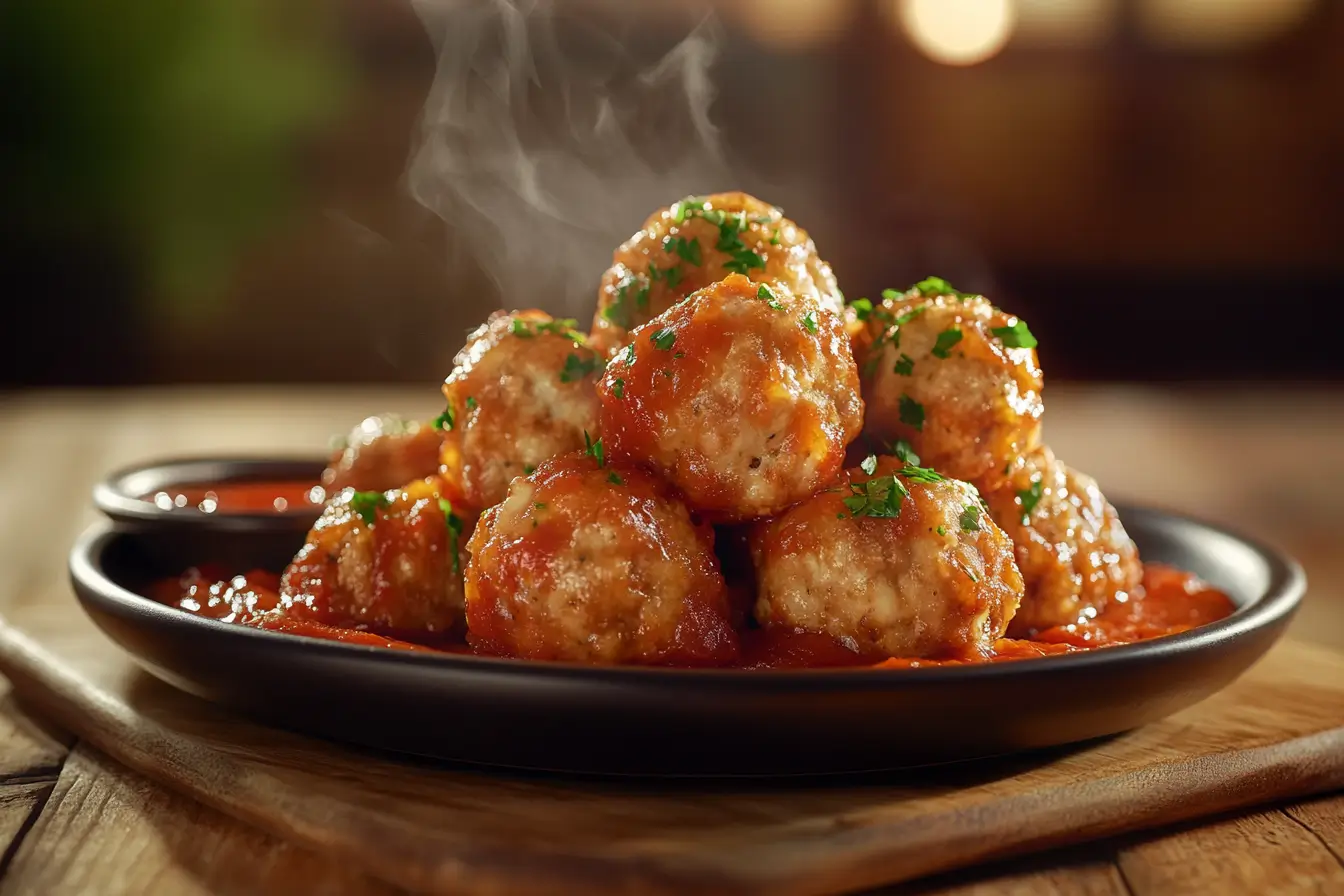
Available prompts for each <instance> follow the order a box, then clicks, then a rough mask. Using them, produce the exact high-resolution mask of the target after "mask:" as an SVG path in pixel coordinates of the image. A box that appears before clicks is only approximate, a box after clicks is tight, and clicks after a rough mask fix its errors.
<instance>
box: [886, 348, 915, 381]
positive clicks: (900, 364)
mask: <svg viewBox="0 0 1344 896" xmlns="http://www.w3.org/2000/svg"><path fill="white" fill-rule="evenodd" d="M891 372H892V373H897V374H900V375H901V376H911V375H912V374H913V373H914V372H915V359H914V358H912V357H910V356H909V355H907V354H906V353H905V352H901V356H900V357H899V358H897V359H896V363H895V364H894V365H893V366H892V368H891Z"/></svg>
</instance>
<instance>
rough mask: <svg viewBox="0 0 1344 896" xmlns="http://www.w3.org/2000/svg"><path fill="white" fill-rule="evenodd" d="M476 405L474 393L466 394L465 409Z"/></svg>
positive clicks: (471, 409) (470, 409) (471, 408)
mask: <svg viewBox="0 0 1344 896" xmlns="http://www.w3.org/2000/svg"><path fill="white" fill-rule="evenodd" d="M570 357H571V358H572V357H574V356H573V355H570ZM477 407H478V405H477V404H476V397H475V396H474V395H468V396H467V410H469V411H474V410H476V408H477Z"/></svg>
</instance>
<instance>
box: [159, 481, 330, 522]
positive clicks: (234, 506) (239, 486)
mask: <svg viewBox="0 0 1344 896" xmlns="http://www.w3.org/2000/svg"><path fill="white" fill-rule="evenodd" d="M326 499H327V492H326V489H325V488H323V487H322V486H320V485H316V484H315V483H312V482H289V481H285V480H269V479H258V480H253V481H245V482H217V483H210V484H199V485H196V484H184V485H174V486H172V487H171V488H168V489H164V490H162V491H158V492H154V493H152V494H148V495H143V496H141V500H142V501H148V502H149V503H151V504H153V505H154V506H155V507H157V508H159V509H160V510H169V511H171V510H184V509H195V510H199V511H201V512H202V513H218V514H229V513H312V512H314V511H316V510H317V509H318V508H319V507H321V506H322V503H323V502H324V501H326Z"/></svg>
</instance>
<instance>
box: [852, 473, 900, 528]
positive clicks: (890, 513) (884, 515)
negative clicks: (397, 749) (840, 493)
mask: <svg viewBox="0 0 1344 896" xmlns="http://www.w3.org/2000/svg"><path fill="white" fill-rule="evenodd" d="M849 492H850V493H849V496H848V497H846V498H843V499H842V503H843V504H844V505H845V507H846V508H847V509H848V510H849V513H850V516H852V517H861V516H868V517H873V518H876V519H894V518H896V517H898V516H900V515H901V501H902V500H903V499H904V498H905V497H906V496H907V495H909V494H910V492H909V490H907V489H906V487H905V485H904V484H903V483H902V482H901V481H900V480H899V479H897V478H896V477H895V476H879V477H877V478H875V479H869V480H867V481H866V482H851V483H850V484H849Z"/></svg>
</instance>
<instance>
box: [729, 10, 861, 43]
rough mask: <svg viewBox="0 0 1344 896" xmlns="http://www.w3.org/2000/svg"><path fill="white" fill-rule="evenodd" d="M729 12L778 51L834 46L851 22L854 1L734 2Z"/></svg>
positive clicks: (748, 31)
mask: <svg viewBox="0 0 1344 896" xmlns="http://www.w3.org/2000/svg"><path fill="white" fill-rule="evenodd" d="M727 8H728V10H730V11H731V13H732V14H733V16H734V17H735V18H736V19H737V20H738V22H740V23H741V25H742V27H743V29H745V30H746V31H747V33H748V34H750V35H751V36H752V37H753V38H754V39H756V40H757V41H758V42H760V43H762V44H764V45H766V46H769V47H774V48H775V49H779V50H805V49H810V48H813V47H818V46H823V45H826V44H829V43H833V42H834V41H835V40H836V38H838V37H839V36H840V35H841V34H843V33H844V31H845V30H846V29H847V28H848V27H849V24H850V22H851V21H853V18H854V9H855V0H736V2H735V3H732V4H731V5H729V6H728V7H727Z"/></svg>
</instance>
